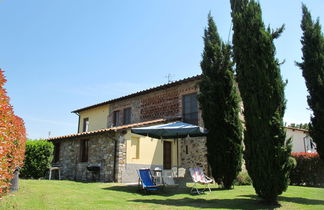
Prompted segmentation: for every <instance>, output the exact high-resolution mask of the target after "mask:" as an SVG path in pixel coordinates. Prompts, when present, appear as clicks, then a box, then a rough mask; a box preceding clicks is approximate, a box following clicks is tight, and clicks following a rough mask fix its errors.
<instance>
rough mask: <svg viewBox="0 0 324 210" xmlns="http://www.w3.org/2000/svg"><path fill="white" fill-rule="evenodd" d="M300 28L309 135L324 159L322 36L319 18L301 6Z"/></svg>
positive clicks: (323, 60) (323, 51)
mask: <svg viewBox="0 0 324 210" xmlns="http://www.w3.org/2000/svg"><path fill="white" fill-rule="evenodd" d="M302 10H303V18H302V22H301V28H302V30H303V37H302V39H301V43H302V45H303V47H302V51H303V58H302V59H303V62H302V63H298V66H299V67H300V68H301V69H302V71H303V76H304V78H305V81H306V86H307V89H308V93H309V95H308V97H307V101H308V105H309V107H310V108H311V109H312V110H313V116H312V117H311V123H310V126H309V131H310V136H311V137H312V139H313V140H314V142H315V143H316V145H317V152H318V153H319V155H320V157H321V159H322V160H324V36H323V33H322V32H321V25H320V23H319V20H318V19H317V21H316V22H313V20H312V17H311V14H310V12H309V11H308V9H307V7H306V6H305V5H303V6H302Z"/></svg>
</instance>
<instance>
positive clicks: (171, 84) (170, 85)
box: [72, 75, 202, 113]
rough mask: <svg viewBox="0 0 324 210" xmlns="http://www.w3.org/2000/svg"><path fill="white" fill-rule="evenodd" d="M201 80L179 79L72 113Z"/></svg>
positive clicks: (196, 78) (194, 78)
mask: <svg viewBox="0 0 324 210" xmlns="http://www.w3.org/2000/svg"><path fill="white" fill-rule="evenodd" d="M201 78H202V75H196V76H192V77H187V78H184V79H181V80H177V81H174V82H170V83H167V84H163V85H160V86H157V87H153V88H149V89H146V90H142V91H139V92H136V93H132V94H129V95H126V96H122V97H119V98H115V99H111V100H108V101H104V102H101V103H98V104H94V105H91V106H87V107H84V108H81V109H76V110H74V111H72V113H78V112H80V111H83V110H86V109H91V108H95V107H98V106H101V105H106V104H109V103H113V102H117V101H120V100H124V99H128V98H132V97H135V96H140V95H143V94H146V93H150V92H153V91H157V90H161V89H165V88H169V87H172V86H175V85H179V84H183V83H186V82H191V81H194V80H199V79H201Z"/></svg>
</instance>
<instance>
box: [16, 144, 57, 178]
mask: <svg viewBox="0 0 324 210" xmlns="http://www.w3.org/2000/svg"><path fill="white" fill-rule="evenodd" d="M53 150H54V145H53V144H52V143H51V142H48V141H45V140H28V141H27V143H26V153H25V162H24V167H23V168H22V169H21V173H20V176H21V177H24V178H34V179H38V178H41V177H44V176H45V175H46V173H47V171H48V169H49V167H50V166H51V162H52V160H53Z"/></svg>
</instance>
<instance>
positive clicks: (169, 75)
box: [165, 73, 174, 83]
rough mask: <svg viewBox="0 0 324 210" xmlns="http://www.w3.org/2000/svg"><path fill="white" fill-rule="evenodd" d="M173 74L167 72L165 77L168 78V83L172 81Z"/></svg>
mask: <svg viewBox="0 0 324 210" xmlns="http://www.w3.org/2000/svg"><path fill="white" fill-rule="evenodd" d="M173 76H174V75H172V74H170V73H168V74H167V75H166V76H165V78H167V79H168V83H170V82H172V77H173Z"/></svg>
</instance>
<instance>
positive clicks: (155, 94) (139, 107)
mask: <svg viewBox="0 0 324 210" xmlns="http://www.w3.org/2000/svg"><path fill="white" fill-rule="evenodd" d="M198 81H199V78H198V77H196V78H194V79H192V80H188V81H185V82H180V83H176V84H173V85H167V86H166V87H163V88H159V89H156V90H153V91H148V92H145V93H143V94H137V95H136V96H133V97H125V98H124V99H120V100H116V101H112V102H110V103H109V111H108V113H109V114H108V116H107V128H110V127H113V112H114V111H120V115H119V118H120V119H119V121H120V122H122V121H123V110H124V109H126V108H131V122H130V123H139V122H145V121H149V120H155V119H162V118H163V119H179V120H181V117H182V109H183V107H182V99H183V96H184V95H188V94H193V93H198V91H199V90H198ZM198 125H200V126H203V121H202V119H201V110H200V109H199V108H198ZM124 134H125V131H118V132H114V133H102V134H96V135H90V136H84V137H83V136H80V137H74V138H67V139H62V140H58V141H56V142H60V143H61V146H60V159H59V162H58V164H59V165H60V167H61V175H62V178H63V179H69V180H76V181H91V180H95V181H101V182H112V181H117V182H124V181H125V180H123V178H124V177H125V176H124V175H125V173H127V170H126V169H127V164H126V140H125V135H124ZM85 139H87V140H89V141H88V142H89V146H88V148H89V152H88V154H89V156H88V162H80V141H82V140H85ZM54 142H55V141H54ZM179 146H180V147H179V163H180V167H184V168H189V167H202V168H204V170H205V171H206V172H207V171H208V167H207V165H208V164H207V157H206V155H207V149H206V138H202V137H201V138H188V139H182V140H180V144H179ZM89 165H98V166H100V172H99V173H97V174H95V173H93V172H90V171H88V170H87V166H89ZM152 167H153V166H152Z"/></svg>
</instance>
